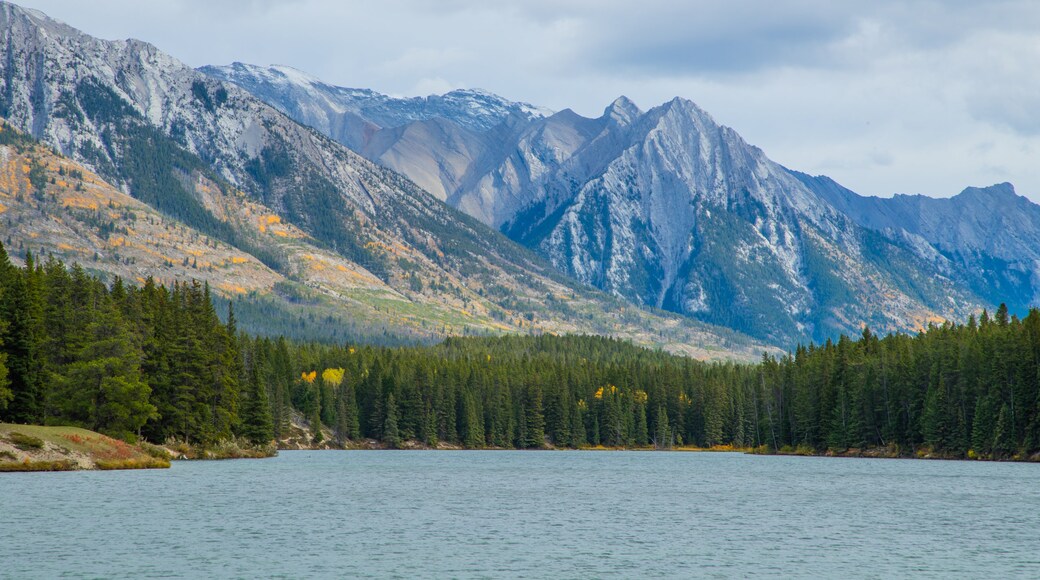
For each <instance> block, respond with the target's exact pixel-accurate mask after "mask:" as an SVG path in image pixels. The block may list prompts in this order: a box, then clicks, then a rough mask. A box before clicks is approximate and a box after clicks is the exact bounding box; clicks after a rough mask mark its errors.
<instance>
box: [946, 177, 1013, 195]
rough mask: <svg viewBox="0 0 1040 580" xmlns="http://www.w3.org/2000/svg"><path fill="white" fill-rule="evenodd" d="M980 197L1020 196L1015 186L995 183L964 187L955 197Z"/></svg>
mask: <svg viewBox="0 0 1040 580" xmlns="http://www.w3.org/2000/svg"><path fill="white" fill-rule="evenodd" d="M961 196H964V197H965V198H982V199H1018V198H1019V197H1020V196H1019V195H1018V194H1017V193H1016V192H1015V186H1014V185H1012V184H1010V183H1008V182H1006V181H1005V182H1003V183H995V184H993V185H990V186H989V187H966V188H964V191H961V192H960V193H958V194H957V195H956V196H955V197H961Z"/></svg>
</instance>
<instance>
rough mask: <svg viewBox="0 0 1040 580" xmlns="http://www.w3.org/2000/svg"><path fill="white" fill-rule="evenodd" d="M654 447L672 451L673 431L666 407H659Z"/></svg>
mask: <svg viewBox="0 0 1040 580" xmlns="http://www.w3.org/2000/svg"><path fill="white" fill-rule="evenodd" d="M654 433H655V435H654V447H656V448H657V449H670V448H671V447H672V430H671V429H670V428H669V427H668V411H666V410H665V408H664V405H661V406H659V407H657V429H656V430H655V431H654Z"/></svg>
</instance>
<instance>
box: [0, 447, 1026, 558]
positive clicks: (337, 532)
mask: <svg viewBox="0 0 1040 580" xmlns="http://www.w3.org/2000/svg"><path fill="white" fill-rule="evenodd" d="M57 576H67V577H90V578H94V577H103V578H112V577H127V578H140V577H155V576H160V577H188V578H213V577H219V578H225V577H242V578H254V577H285V578H321V577H335V578H345V577H352V578H356V577H361V578H367V577H371V578H431V577H433V578H442V577H444V578H449V577H450V578H454V577H459V578H471V577H491V578H513V577H525V578H656V577H661V578H698V577H708V578H746V577H767V578H774V577H784V578H790V577H824V578H837V577H843V578H873V577H876V578H904V577H923V578H958V577H964V578H1009V577H1023V578H1038V577H1040V465H1034V464H1009V463H981V462H957V461H920V460H885V459H876V460H875V459H833V458H807V457H762V456H748V455H740V454H734V453H651V452H645V453H644V452H522V451H515V452H513V451H488V452H479V451H460V452H451V451H344V452H337V451H293V452H283V453H282V454H281V455H280V456H279V457H277V458H274V459H269V460H240V461H222V462H175V463H174V465H173V467H172V468H171V469H169V470H156V471H123V472H69V473H49V474H39V473H25V474H0V577H3V578H53V577H57Z"/></svg>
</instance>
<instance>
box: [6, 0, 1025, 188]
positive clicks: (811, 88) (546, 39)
mask: <svg viewBox="0 0 1040 580" xmlns="http://www.w3.org/2000/svg"><path fill="white" fill-rule="evenodd" d="M20 3H21V4H22V5H25V6H30V7H34V8H38V9H40V10H42V11H44V12H46V13H48V14H49V15H51V16H53V17H55V18H58V19H60V20H64V21H65V22H67V23H68V24H71V25H72V26H75V27H77V28H80V29H83V30H85V31H86V32H88V33H90V34H93V35H95V36H100V37H103V38H127V37H134V38H140V39H142V40H146V41H149V42H151V43H153V44H155V45H157V46H158V47H159V48H161V49H163V50H164V51H166V52H168V53H170V54H172V55H173V56H175V57H177V58H180V59H181V60H183V61H184V62H186V63H188V64H190V65H193V66H201V65H204V64H228V63H230V62H233V61H242V62H249V63H254V64H284V65H290V66H293V67H296V68H299V69H301V70H304V71H307V72H309V73H311V74H313V75H315V76H318V77H320V78H322V79H323V80H325V81H327V82H330V83H333V84H338V85H343V86H350V87H366V88H372V89H375V90H378V91H382V92H386V93H391V94H396V95H420V94H430V93H434V92H437V93H440V92H444V91H447V90H450V89H453V88H460V87H480V88H484V89H487V90H490V91H492V92H495V93H498V94H500V95H502V96H504V97H507V98H510V99H513V100H522V101H527V102H531V103H534V104H537V105H542V106H546V107H549V108H552V109H557V110H559V109H563V108H572V109H574V110H575V111H577V112H578V113H581V114H584V115H587V116H598V115H599V114H600V112H601V111H602V109H603V108H604V107H605V106H606V105H607V104H608V103H610V102H611V101H612V100H613V99H614V98H615V97H617V96H618V95H621V94H624V95H627V96H629V97H631V98H632V99H633V100H634V101H636V103H638V104H639V105H640V106H641V107H643V108H644V109H647V108H650V107H652V106H655V105H657V104H660V103H662V102H664V101H667V100H669V99H670V98H672V97H674V96H682V97H686V98H689V99H692V100H693V101H695V102H697V103H698V104H699V105H700V106H701V107H702V108H704V109H705V110H707V111H709V112H710V113H711V114H712V115H713V116H714V117H715V118H716V120H718V121H719V122H720V123H723V124H725V125H729V126H731V127H733V128H735V129H736V130H737V131H738V132H740V133H741V134H742V135H743V136H744V138H745V139H747V140H748V141H749V142H750V143H752V144H754V145H757V146H759V147H761V148H762V149H763V150H765V152H766V153H767V154H768V155H769V156H770V157H771V158H773V159H774V160H776V161H778V162H780V163H782V164H784V165H786V166H788V167H791V168H794V169H798V170H801V171H806V172H809V173H817V174H818V173H823V174H826V175H829V176H831V177H833V178H834V179H836V180H837V181H838V182H840V183H842V184H843V185H845V186H847V187H849V188H851V189H853V190H855V191H857V192H859V193H861V194H864V195H891V194H892V193H897V192H898V193H924V194H927V195H933V196H948V195H952V194H954V193H957V192H959V191H960V190H961V189H963V188H964V187H966V186H969V185H974V186H981V185H990V184H993V183H997V182H1002V181H1010V182H1012V183H1014V184H1015V186H1016V188H1017V190H1018V192H1019V193H1020V194H1023V195H1027V196H1029V197H1030V198H1032V199H1034V200H1037V201H1040V3H1037V2H1033V1H1029V0H1007V1H988V2H976V1H969V0H964V1H956V0H951V1H948V2H937V1H934V2H928V1H917V2H897V1H884V0H881V1H878V0H876V1H874V2H869V3H854V2H833V1H830V0H791V1H782V2H761V1H757V0H756V1H751V0H721V1H716V0H712V1H691V2H675V1H672V0H641V1H640V2H621V1H613V0H531V1H528V2H519V1H505V0H494V1H490V2H489V1H487V0H479V1H478V0H445V1H429V0H371V1H356V0H355V1H347V0H284V1H274V0H242V1H237V2H220V1H214V0H165V1H160V0H151V1H148V2H142V1H141V0H91V1H90V2H83V1H82V0H24V1H22V2H20Z"/></svg>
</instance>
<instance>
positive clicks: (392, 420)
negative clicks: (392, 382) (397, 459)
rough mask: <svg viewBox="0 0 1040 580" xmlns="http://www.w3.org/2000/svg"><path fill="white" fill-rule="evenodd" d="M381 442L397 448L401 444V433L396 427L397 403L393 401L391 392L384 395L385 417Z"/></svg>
mask: <svg viewBox="0 0 1040 580" xmlns="http://www.w3.org/2000/svg"><path fill="white" fill-rule="evenodd" d="M383 442H385V443H386V444H387V445H389V446H390V448H391V449H397V448H398V447H400V446H401V434H400V431H398V428H397V403H396V402H395V401H394V394H393V393H387V395H386V418H385V420H384V422H383Z"/></svg>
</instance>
